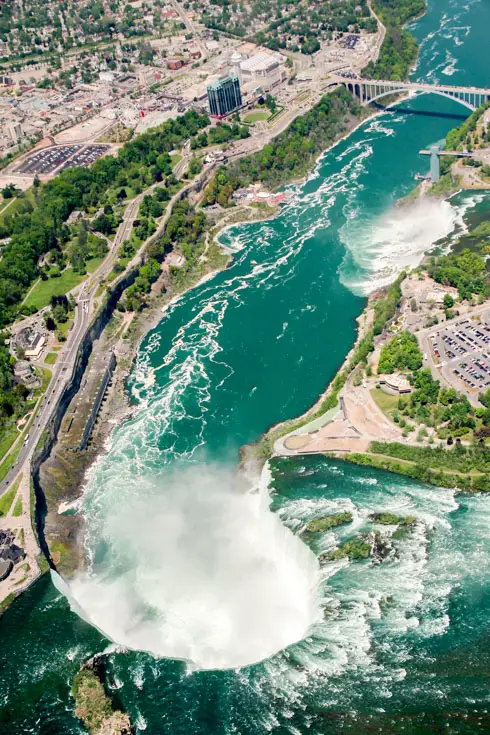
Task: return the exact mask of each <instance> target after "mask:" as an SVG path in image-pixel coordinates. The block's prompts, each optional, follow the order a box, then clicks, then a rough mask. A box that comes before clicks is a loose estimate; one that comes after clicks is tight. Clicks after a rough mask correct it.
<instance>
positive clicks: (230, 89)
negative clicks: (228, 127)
mask: <svg viewBox="0 0 490 735" xmlns="http://www.w3.org/2000/svg"><path fill="white" fill-rule="evenodd" d="M207 91H208V102H209V111H210V112H211V115H212V116H213V117H226V115H229V114H230V112H234V111H235V110H238V108H239V107H241V106H242V93H241V91H240V80H239V78H238V77H237V76H235V75H231V74H230V75H229V76H224V77H218V79H217V80H216V81H214V82H212V83H211V84H209V85H208V87H207Z"/></svg>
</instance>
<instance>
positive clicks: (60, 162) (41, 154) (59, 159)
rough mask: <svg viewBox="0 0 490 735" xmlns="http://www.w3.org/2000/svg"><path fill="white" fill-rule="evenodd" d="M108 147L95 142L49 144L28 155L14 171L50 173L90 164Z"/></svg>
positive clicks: (21, 172) (20, 172)
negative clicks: (88, 143)
mask: <svg viewBox="0 0 490 735" xmlns="http://www.w3.org/2000/svg"><path fill="white" fill-rule="evenodd" d="M109 148H110V146H108V145H97V144H94V145H63V146H50V147H49V148H43V149H42V150H40V151H36V152H35V153H33V154H32V155H30V156H29V157H28V158H27V159H26V160H25V161H23V163H21V164H20V166H18V167H17V169H16V173H19V174H50V173H52V172H53V171H55V170H56V169H58V168H59V170H60V171H63V170H64V169H65V168H73V167H74V166H83V167H85V166H90V164H91V163H93V162H94V161H96V160H97V158H100V156H102V155H103V154H104V153H106V152H107V151H108V150H109Z"/></svg>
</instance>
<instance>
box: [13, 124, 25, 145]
mask: <svg viewBox="0 0 490 735" xmlns="http://www.w3.org/2000/svg"><path fill="white" fill-rule="evenodd" d="M9 133H10V137H11V138H12V140H13V141H14V143H18V142H19V140H22V138H23V137H24V131H23V129H22V125H21V124H20V123H12V125H9Z"/></svg>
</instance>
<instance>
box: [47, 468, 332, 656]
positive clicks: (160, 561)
mask: <svg viewBox="0 0 490 735" xmlns="http://www.w3.org/2000/svg"><path fill="white" fill-rule="evenodd" d="M264 484H266V483H261V486H260V487H259V488H258V489H257V490H256V491H255V492H249V491H247V492H244V491H243V488H240V487H239V486H238V485H239V483H238V480H237V475H236V474H235V473H233V472H230V471H224V470H223V469H217V468H209V467H207V466H205V467H202V466H200V467H199V468H191V469H187V470H184V471H183V472H182V471H181V472H179V473H177V472H174V474H173V476H171V477H170V478H169V476H168V475H165V478H164V479H163V478H162V477H161V476H160V477H159V478H153V479H152V480H146V481H144V482H143V481H142V480H141V478H138V480H137V481H136V480H135V483H134V488H132V489H133V491H134V492H133V493H132V499H130V500H128V492H127V491H128V488H127V487H126V488H125V490H124V491H123V495H124V503H122V504H121V505H119V506H118V505H117V504H116V507H115V508H114V511H113V512H112V513H110V514H108V515H107V517H106V519H105V521H104V524H103V526H102V537H101V547H102V548H103V549H104V552H103V554H102V558H100V559H99V560H98V561H97V563H94V564H93V566H92V569H91V571H90V572H89V573H86V574H83V575H79V576H78V577H77V578H76V579H74V580H73V581H72V582H70V584H69V589H68V590H66V588H63V591H64V592H65V594H67V596H68V598H69V599H70V602H71V604H72V607H73V609H74V610H75V611H76V612H78V613H79V614H80V615H81V616H82V617H84V618H85V619H86V620H87V621H89V622H90V623H92V624H93V625H94V626H96V627H97V628H98V629H99V630H101V632H103V633H104V634H105V635H107V636H108V637H109V638H110V639H111V640H113V641H114V642H115V643H118V644H120V645H124V646H126V647H128V648H132V649H138V650H146V651H148V652H150V653H152V654H153V655H155V656H157V657H168V658H181V659H186V660H188V661H190V662H191V665H192V666H193V667H195V668H202V669H209V668H235V667H241V666H246V665H249V664H252V663H255V662H258V661H260V660H263V659H265V658H267V657H269V656H271V655H273V654H274V653H277V652H278V651H279V650H281V649H283V648H285V647H286V646H288V645H290V644H292V643H295V642H297V641H298V640H300V639H301V638H303V637H304V636H305V635H306V633H307V631H308V628H309V626H310V625H311V624H312V623H313V622H315V620H316V619H317V617H318V605H317V584H318V564H317V561H316V558H315V556H314V555H313V554H312V553H311V551H310V550H309V549H308V548H307V547H306V546H305V545H304V544H303V543H302V542H301V541H300V540H299V539H298V538H296V537H295V536H294V535H293V534H292V533H291V531H289V530H288V529H287V528H285V527H284V526H283V525H282V523H281V521H280V520H279V518H277V517H276V516H275V515H274V514H273V513H272V512H271V511H270V510H269V497H268V493H267V488H266V487H263V485H264ZM114 490H115V488H112V489H111V491H110V492H111V496H112V497H117V494H116V493H114V492H113V491H114ZM99 553H100V552H99ZM58 586H59V582H58Z"/></svg>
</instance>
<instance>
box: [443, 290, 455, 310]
mask: <svg viewBox="0 0 490 735" xmlns="http://www.w3.org/2000/svg"><path fill="white" fill-rule="evenodd" d="M453 306H454V299H453V297H452V296H451V294H449V293H446V294H444V308H445V309H452V307H453Z"/></svg>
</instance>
